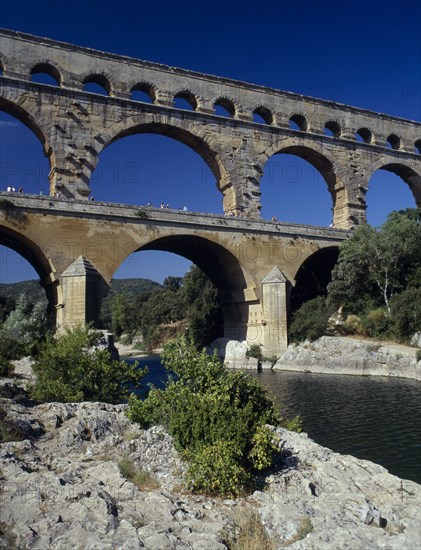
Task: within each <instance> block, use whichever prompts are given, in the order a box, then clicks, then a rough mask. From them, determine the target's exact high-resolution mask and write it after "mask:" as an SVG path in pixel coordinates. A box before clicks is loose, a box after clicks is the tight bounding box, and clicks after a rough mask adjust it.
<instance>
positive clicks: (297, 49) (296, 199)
mask: <svg viewBox="0 0 421 550" xmlns="http://www.w3.org/2000/svg"><path fill="white" fill-rule="evenodd" d="M0 26H1V27H5V28H11V29H15V30H20V31H23V32H28V33H32V34H36V35H41V36H47V37H50V38H53V39H58V40H62V41H66V42H71V43H74V44H78V45H82V46H88V47H92V48H96V49H100V50H104V51H110V52H115V53H121V54H125V55H130V56H133V57H137V58H140V59H146V60H151V61H156V62H160V63H165V64H168V65H172V66H178V67H184V68H188V69H193V70H197V71H200V72H206V73H211V74H216V75H220V76H226V77H231V78H235V79H239V80H244V81H248V82H252V83H257V84H262V85H269V86H272V87H275V88H279V89H283V90H289V91H294V92H298V93H303V94H307V95H311V96H316V97H321V98H324V99H329V100H334V101H339V102H341V103H347V104H350V105H355V106H358V107H363V108H368V109H372V110H374V111H378V112H384V113H388V114H392V115H396V116H400V117H404V118H409V119H412V120H418V121H419V120H420V119H421V3H420V2H419V1H418V0H416V1H415V0H401V1H399V2H397V1H396V0H393V1H387V0H385V1H381V0H370V1H360V0H355V1H349V0H337V1H332V0H321V1H316V0H313V1H312V0H302V1H300V0H295V1H284V0H260V1H255V0H250V1H247V0H239V1H235V0H224V1H221V0H217V1H212V2H207V1H201V0H196V1H190V0H174V1H172V0H164V1H159V0H158V1H155V2H146V1H143V0H119V1H118V2H117V1H110V0H101V1H99V0H85V1H82V0H62V1H61V2H58V1H56V0H26V1H25V0H1V2H0ZM0 46H1V45H0ZM0 50H1V47H0ZM48 171H49V168H48V163H47V161H46V159H45V158H44V157H43V155H42V152H41V146H40V144H39V142H38V141H37V139H36V138H35V136H34V135H33V134H32V133H31V132H30V131H29V130H27V129H26V128H25V127H23V126H22V125H21V124H20V123H18V122H17V121H15V120H14V119H12V118H11V117H9V116H8V115H5V114H2V113H0V187H1V188H2V189H5V187H6V185H7V184H9V183H10V184H14V185H15V186H17V187H18V186H19V185H22V186H23V187H24V189H25V190H26V191H28V192H34V193H38V192H39V191H40V190H41V189H42V190H43V191H44V193H46V192H47V189H48V181H47V174H48ZM261 187H262V203H263V209H262V215H263V217H264V218H267V219H268V218H270V217H271V216H272V215H276V216H277V217H278V219H280V220H283V221H294V222H300V223H311V224H316V225H329V223H330V221H331V199H330V196H329V194H328V192H327V189H326V184H325V182H324V180H323V178H322V176H321V175H320V174H319V173H318V172H317V171H316V170H315V169H314V168H313V167H312V166H311V165H309V164H307V163H306V162H305V161H303V160H302V159H299V158H297V157H294V156H290V155H277V156H275V157H273V158H272V159H271V160H270V161H269V162H268V164H267V165H266V168H265V172H264V175H263V178H262V183H261ZM197 189H200V190H201V192H200V193H198V192H197ZM92 190H93V194H94V195H95V197H96V199H97V200H112V201H118V202H126V203H131V204H146V203H147V202H152V203H153V204H155V205H159V204H160V202H161V201H164V202H166V203H169V204H170V206H174V207H176V208H179V207H182V206H184V205H187V207H188V208H189V209H190V210H198V211H204V212H215V213H217V212H222V197H221V195H220V194H219V192H218V191H217V189H216V185H215V180H214V178H213V176H212V174H211V173H210V171H209V169H208V168H207V166H206V165H205V164H204V162H203V161H202V159H201V158H200V157H199V156H198V155H197V154H196V153H194V152H193V151H192V150H190V149H189V148H188V147H186V146H184V145H182V144H180V143H178V142H176V141H173V140H171V139H169V138H165V137H163V136H156V135H139V136H130V137H128V138H125V139H123V140H121V141H119V142H116V143H115V144H113V145H111V146H110V147H109V148H107V149H106V150H105V151H104V152H103V153H102V154H101V157H100V162H99V165H98V168H97V170H96V172H95V173H94V175H93V180H92ZM367 202H368V220H369V222H370V223H372V224H373V225H379V224H380V223H382V222H383V221H384V219H385V217H386V215H387V214H388V213H389V212H390V211H391V210H393V209H396V208H405V207H408V206H415V203H414V199H413V197H412V195H411V193H410V192H409V189H408V188H407V186H406V185H405V184H404V183H403V182H402V181H401V180H400V179H399V178H398V177H397V176H395V175H393V174H389V173H387V172H384V171H378V172H377V173H376V174H374V176H373V177H372V180H371V182H370V190H369V193H368V195H367ZM188 266H189V263H188V262H187V261H186V260H184V259H181V258H179V257H175V256H173V255H169V254H165V253H156V252H142V253H139V254H137V255H135V256H133V257H131V258H130V259H129V260H128V261H126V262H125V263H124V264H123V266H122V267H121V268H120V269H119V270H118V272H117V273H116V276H117V277H147V278H151V279H155V280H158V281H162V280H163V278H165V277H166V276H167V275H170V274H171V275H181V274H183V273H184V271H185V270H186V269H187V268H188ZM33 277H34V272H33V270H32V269H31V268H30V267H29V266H28V265H27V264H26V263H25V262H24V261H23V260H22V259H21V258H20V257H19V256H17V254H15V253H14V252H12V251H11V250H9V249H5V248H0V282H11V281H17V280H24V279H28V278H33Z"/></svg>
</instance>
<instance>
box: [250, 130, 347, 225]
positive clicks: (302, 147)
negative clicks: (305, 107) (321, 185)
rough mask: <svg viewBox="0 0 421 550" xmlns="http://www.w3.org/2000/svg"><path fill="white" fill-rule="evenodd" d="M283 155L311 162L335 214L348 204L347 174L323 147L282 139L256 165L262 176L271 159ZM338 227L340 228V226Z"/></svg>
mask: <svg viewBox="0 0 421 550" xmlns="http://www.w3.org/2000/svg"><path fill="white" fill-rule="evenodd" d="M282 153H289V154H292V155H296V156H298V157H300V158H302V159H304V160H306V161H307V162H309V163H310V164H311V165H312V166H314V168H316V170H318V171H319V172H320V174H321V175H322V176H323V177H324V179H325V181H326V183H327V186H328V191H329V193H330V194H331V197H332V204H333V210H334V214H335V210H336V209H338V208H340V207H341V206H343V205H344V204H347V202H348V189H347V188H346V186H345V185H344V183H343V182H344V181H346V177H345V174H342V170H341V168H340V166H339V165H338V163H337V161H336V158H335V157H333V156H332V155H331V154H330V153H328V152H327V151H326V149H325V148H324V147H323V146H322V145H319V144H318V143H315V142H314V141H312V140H309V139H306V138H292V137H291V138H287V139H280V140H278V141H276V142H275V143H273V144H272V145H270V146H269V147H268V148H267V149H266V150H265V151H264V153H263V154H262V155H261V156H260V158H259V160H258V162H257V164H256V168H257V170H258V171H259V172H260V174H263V170H264V166H265V164H266V162H267V161H268V160H269V158H270V157H272V156H273V155H276V154H282ZM337 226H338V227H339V225H337Z"/></svg>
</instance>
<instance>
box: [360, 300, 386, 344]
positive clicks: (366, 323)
mask: <svg viewBox="0 0 421 550" xmlns="http://www.w3.org/2000/svg"><path fill="white" fill-rule="evenodd" d="M390 324H391V323H390V317H389V316H388V314H387V311H386V310H385V308H382V307H378V308H376V309H370V310H368V311H367V312H366V313H365V314H363V315H362V316H361V326H362V334H363V335H364V336H369V337H371V338H380V337H387V336H388V335H389V332H390Z"/></svg>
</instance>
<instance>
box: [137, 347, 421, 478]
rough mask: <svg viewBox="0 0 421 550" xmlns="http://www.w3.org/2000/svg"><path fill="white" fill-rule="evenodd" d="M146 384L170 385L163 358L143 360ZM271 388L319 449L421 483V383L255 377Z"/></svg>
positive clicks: (303, 376) (285, 374) (272, 374)
mask: <svg viewBox="0 0 421 550" xmlns="http://www.w3.org/2000/svg"><path fill="white" fill-rule="evenodd" d="M140 363H141V365H147V366H148V367H149V370H150V374H149V375H148V377H147V378H146V379H145V382H147V383H148V382H151V383H153V384H156V385H158V386H162V385H163V384H164V383H165V381H166V372H165V370H164V369H163V367H162V365H161V362H160V359H159V356H152V357H148V358H142V359H141V360H140ZM251 376H253V377H255V378H256V379H257V380H258V381H259V383H261V384H263V385H264V386H266V387H268V388H269V389H270V391H271V392H272V394H273V395H274V396H275V398H276V400H277V401H278V403H279V404H280V406H281V411H282V414H283V415H284V416H286V417H292V416H295V415H297V414H299V415H300V416H301V418H302V420H303V428H304V431H306V432H307V433H308V434H309V436H310V437H311V438H312V439H314V440H315V441H316V442H317V443H319V444H320V445H324V446H325V447H329V448H330V449H332V450H334V451H337V452H339V453H343V454H350V455H353V456H356V457H358V458H365V459H367V460H371V461H373V462H377V463H378V464H381V465H382V466H384V467H385V468H387V470H389V472H391V473H392V474H395V475H397V476H399V477H401V478H404V479H411V480H413V481H416V482H417V483H421V468H420V464H421V448H420V442H421V407H420V403H421V399H420V398H421V384H420V383H419V382H417V381H415V380H408V379H399V378H386V377H370V376H347V375H328V374H310V373H297V372H285V371H282V372H281V371H276V372H272V371H264V372H260V373H257V372H253V373H251Z"/></svg>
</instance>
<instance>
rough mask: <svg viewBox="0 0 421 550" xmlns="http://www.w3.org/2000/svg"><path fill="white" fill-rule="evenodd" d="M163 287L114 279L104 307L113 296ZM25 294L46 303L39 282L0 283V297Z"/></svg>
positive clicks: (141, 281)
mask: <svg viewBox="0 0 421 550" xmlns="http://www.w3.org/2000/svg"><path fill="white" fill-rule="evenodd" d="M160 286H161V285H160V284H159V283H157V282H156V281H151V280H150V279H112V280H111V290H110V292H109V294H108V296H107V297H106V298H105V299H104V303H103V307H105V308H106V307H107V304H108V302H109V301H110V299H111V298H112V296H113V294H117V293H119V292H124V293H125V294H128V295H129V296H136V295H138V294H143V293H150V292H152V291H153V290H154V289H155V288H158V287H160ZM22 294H25V295H26V296H27V297H28V300H29V301H31V302H33V303H35V302H40V301H46V296H45V291H44V289H43V288H42V286H41V285H40V284H39V281H34V280H32V281H22V282H20V283H0V296H4V297H5V298H13V299H14V300H15V301H16V300H17V299H18V298H19V296H21V295H22Z"/></svg>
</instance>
